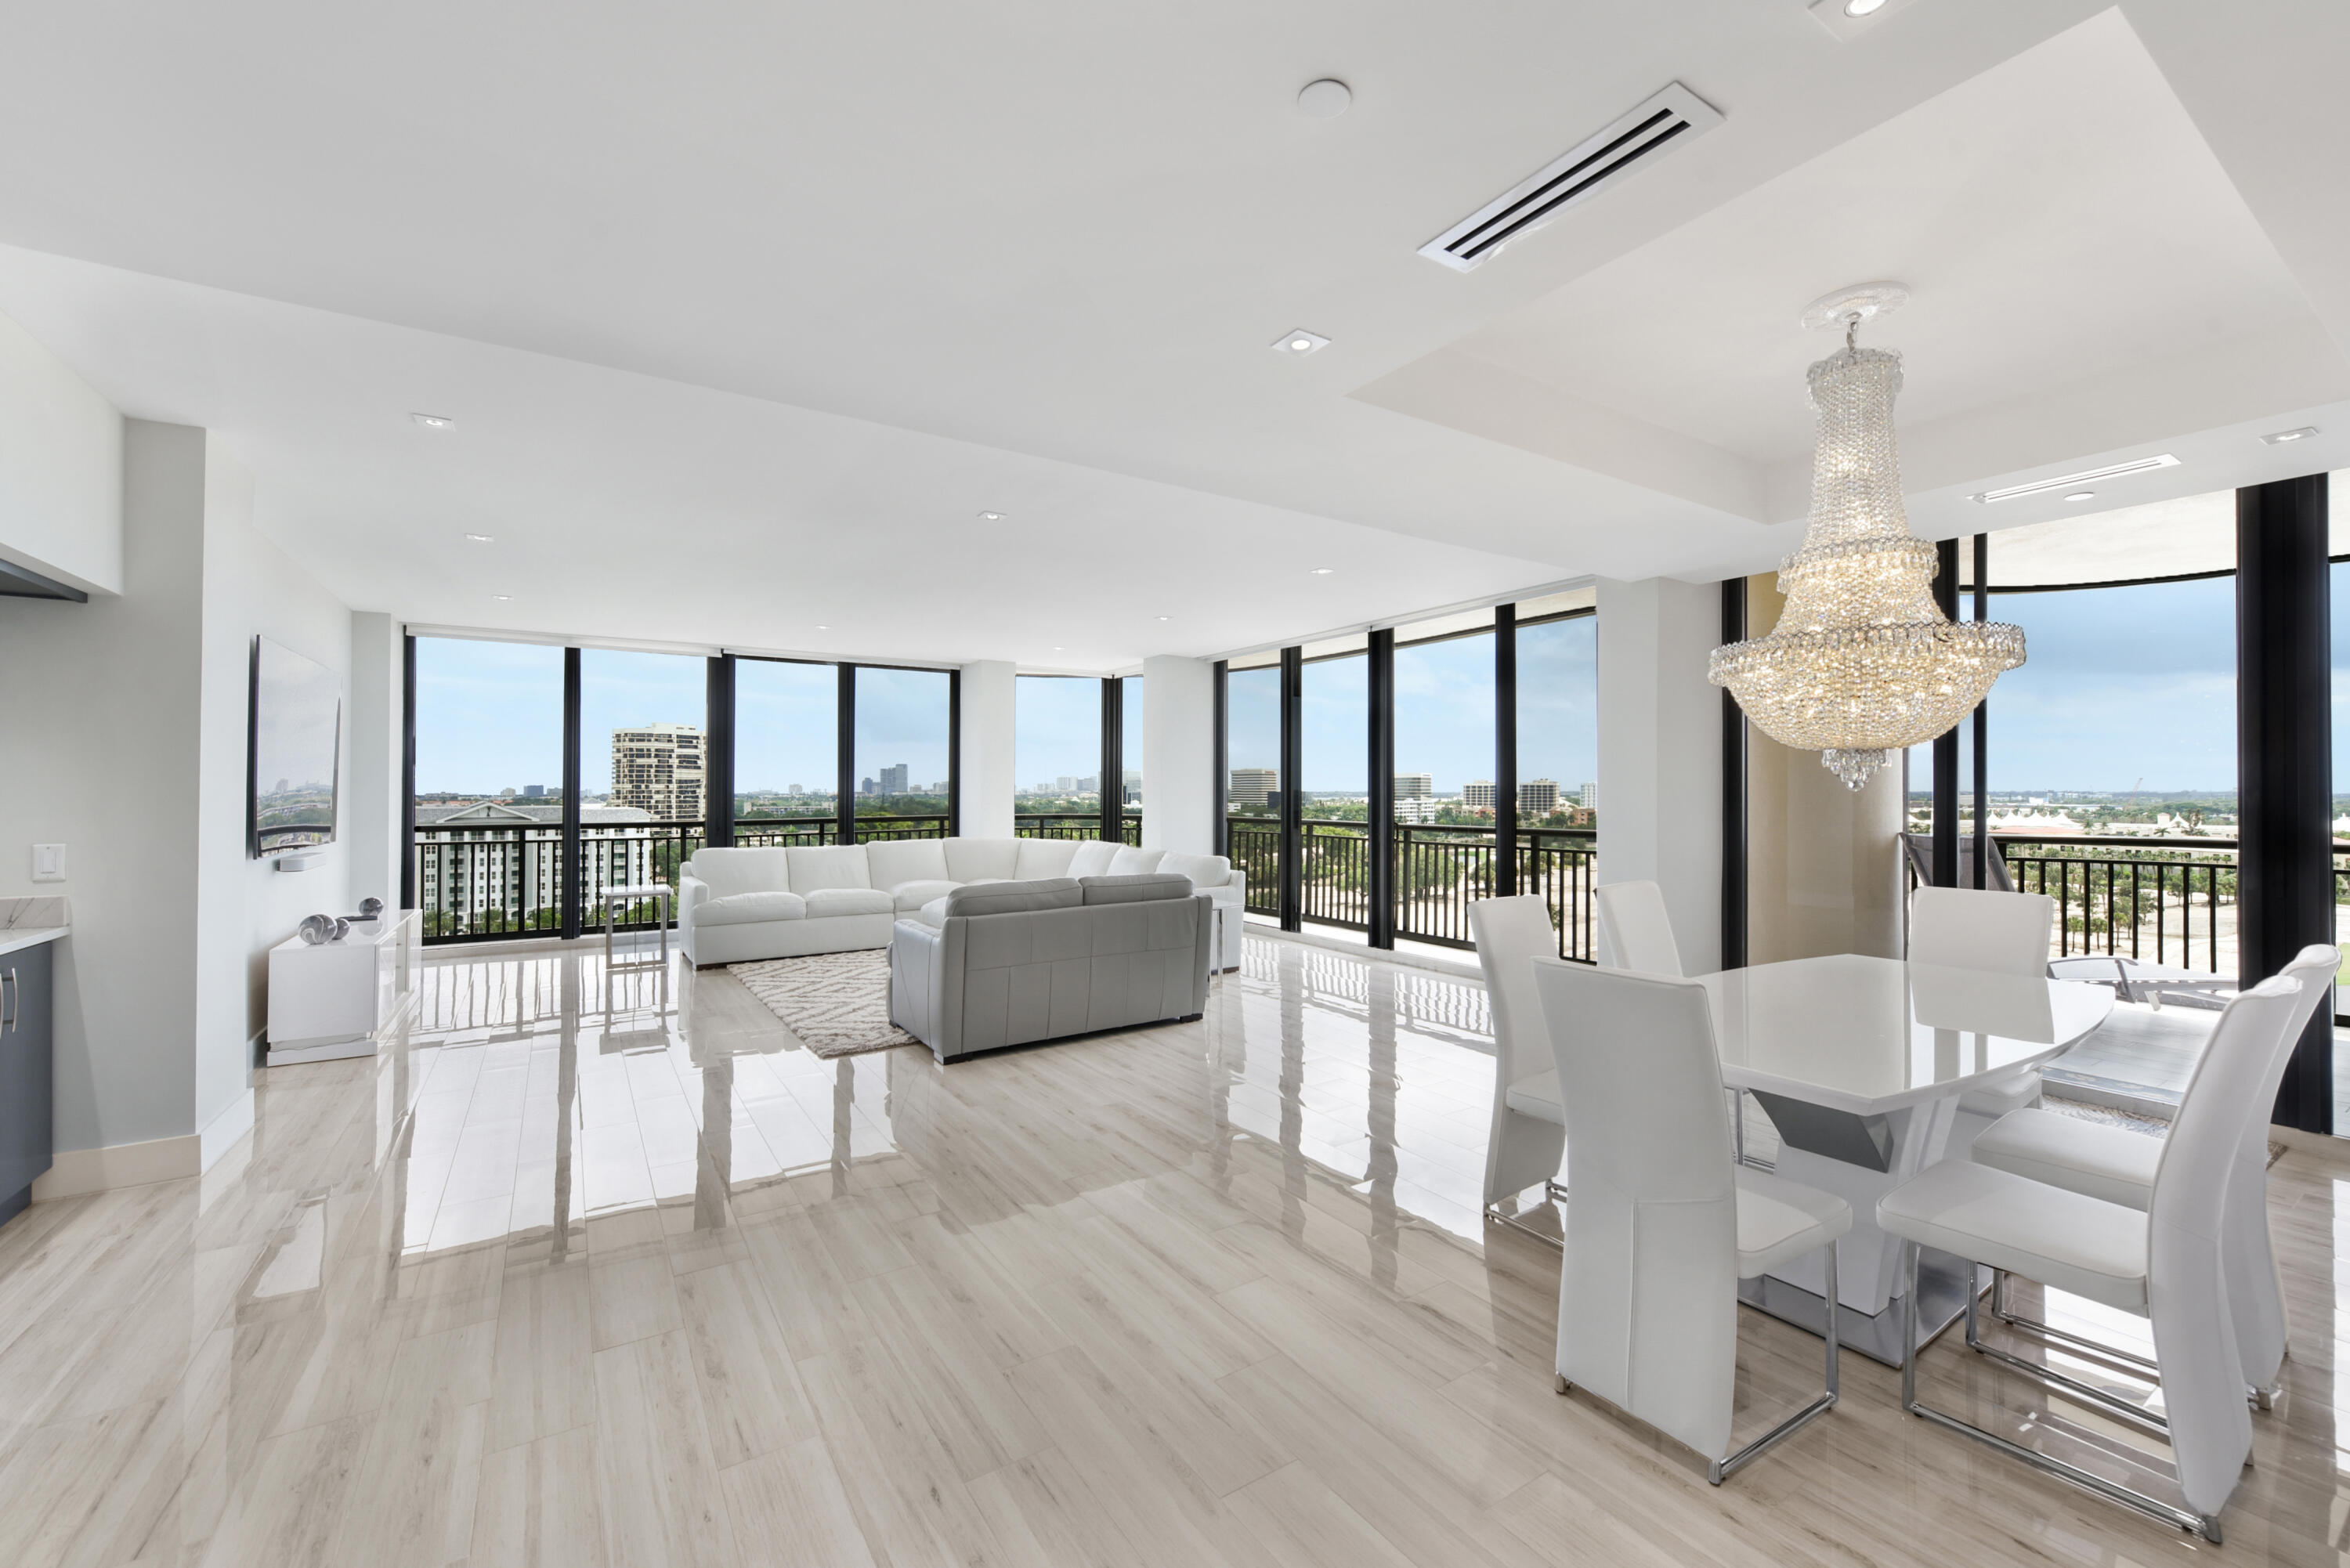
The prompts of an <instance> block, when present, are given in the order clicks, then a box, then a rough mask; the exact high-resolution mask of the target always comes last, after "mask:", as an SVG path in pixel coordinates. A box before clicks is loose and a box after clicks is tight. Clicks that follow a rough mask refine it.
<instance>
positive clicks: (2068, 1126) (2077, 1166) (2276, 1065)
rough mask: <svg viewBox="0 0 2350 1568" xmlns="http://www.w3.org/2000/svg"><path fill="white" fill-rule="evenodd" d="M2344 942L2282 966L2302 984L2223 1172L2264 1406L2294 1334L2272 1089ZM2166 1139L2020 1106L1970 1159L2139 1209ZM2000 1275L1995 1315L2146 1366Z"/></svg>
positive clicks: (2231, 1261) (2238, 1325)
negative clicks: (2272, 1200)
mask: <svg viewBox="0 0 2350 1568" xmlns="http://www.w3.org/2000/svg"><path fill="white" fill-rule="evenodd" d="M2341 968H2342V950H2341V949H2339V948H2335V947H2329V946H2327V945H2325V944H2324V943H2323V942H2319V943H2314V944H2313V945H2311V946H2309V947H2305V948H2303V949H2302V950H2301V951H2300V952H2299V953H2297V954H2295V955H2294V957H2293V962H2291V963H2290V964H2287V965H2286V966H2285V968H2284V971H2283V973H2284V976H2285V978H2286V979H2288V980H2291V981H2294V982H2296V983H2297V984H2299V985H2300V986H2301V987H2302V991H2301V994H2300V995H2298V996H2296V997H2295V998H2294V999H2293V1012H2292V1015H2291V1016H2290V1017H2289V1018H2288V1020H2287V1021H2286V1023H2285V1029H2284V1033H2282V1035H2280V1036H2279V1037H2278V1039H2277V1042H2276V1048H2275V1049H2274V1050H2273V1051H2272V1052H2271V1053H2270V1054H2269V1059H2268V1060H2267V1061H2266V1062H2264V1063H2262V1064H2259V1072H2258V1076H2259V1085H2258V1087H2257V1088H2255V1089H2254V1090H2253V1091H2252V1096H2251V1114H2250V1115H2249V1116H2246V1118H2245V1121H2244V1127H2243V1131H2242V1134H2241V1137H2240V1138H2239V1140H2238V1144H2237V1148H2236V1164H2235V1169H2234V1173H2233V1174H2232V1175H2231V1176H2230V1178H2229V1180H2228V1220H2227V1235H2226V1251H2225V1259H2224V1261H2225V1262H2226V1265H2227V1271H2228V1312H2229V1317H2230V1322H2231V1324H2233V1326H2234V1329H2235V1334H2236V1345H2237V1347H2238V1349H2239V1351H2240V1352H2241V1359H2242V1362H2243V1370H2244V1382H2245V1384H2246V1386H2249V1387H2250V1388H2251V1390H2252V1395H2253V1398H2254V1399H2255V1401H2256V1402H2257V1403H2258V1404H2259V1405H2260V1407H2261V1408H2262V1409H2263V1410H2267V1409H2272V1408H2274V1407H2275V1405H2276V1397H2277V1393H2278V1389H2279V1384H2280V1382H2281V1381H2282V1374H2283V1370H2284V1358H2285V1355H2286V1353H2287V1351H2288V1349H2289V1348H2290V1341H2291V1336H2290V1334H2289V1332H2288V1330H2287V1325H2286V1323H2285V1314H2284V1291H2283V1287H2282V1284H2281V1283H2280V1282H2279V1280H2278V1277H2277V1263H2276V1251H2275V1248H2274V1247H2273V1245H2272V1243H2271V1241H2270V1237H2269V1204H2268V1196H2269V1116H2270V1113H2271V1111H2272V1108H2273V1107H2274V1106H2275V1105H2276V1097H2277V1089H2278V1087H2279V1086H2280V1085H2282V1084H2283V1082H2284V1075H2285V1069H2286V1068H2287V1067H2288V1066H2289V1065H2291V1064H2292V1062H2293V1047H2294V1046H2296V1045H2297V1044H2300V1043H2301V1035H2302V1031H2303V1030H2304V1029H2306V1028H2307V1027H2308V1026H2309V1020H2310V1018H2311V1016H2312V1015H2313V1014H2314V1012H2316V1011H2317V1009H2318V1008H2319V1007H2320V1006H2321V1005H2323V1004H2324V1002H2326V1001H2327V1000H2329V999H2330V998H2331V997H2332V996H2333V994H2334V975H2335V974H2337V973H2338V972H2340V971H2341ZM2163 1141H2164V1140H2163V1139H2161V1138H2157V1137H2147V1135H2146V1134H2144V1133H2138V1132H2132V1131H2130V1130H2128V1129H2127V1128H2125V1127H2115V1126H2112V1125H2110V1124H2107V1123H2103V1122H2091V1121H2084V1120H2082V1119H2080V1118H2079V1117H2077V1116H2059V1115H2058V1114H2056V1113H2055V1112H2054V1111H2045V1110H2026V1111H2017V1112H2014V1113H2013V1114H2012V1115H2010V1116H2002V1118H2000V1120H1999V1121H1998V1122H1996V1123H1994V1124H1993V1125H1992V1126H1991V1129H1990V1130H1989V1131H1987V1132H1985V1133H1983V1134H1982V1136H1981V1137H1978V1138H1976V1139H1975V1147H1974V1158H1975V1162H1976V1163H1977V1164H1979V1165H1988V1166H1991V1167H1994V1168H1998V1169H2001V1170H2008V1171H2012V1172H2014V1173H2015V1174H2016V1175H2018V1176H2025V1177H2030V1178H2031V1179H2033V1180H2034V1181H2044V1182H2046V1183H2048V1184H2049V1185H2050V1186H2052V1187H2062V1188H2064V1189H2068V1190H2070V1191H2074V1192H2080V1193H2085V1194H2087V1195H2088V1196H2089V1197H2091V1198H2101V1199H2105V1200H2106V1202H2108V1203H2118V1204H2120V1205H2122V1206H2123V1207H2124V1208H2126V1209H2137V1210H2144V1209H2146V1208H2147V1206H2148V1205H2149V1204H2151V1203H2152V1201H2153V1199H2154V1176H2155V1171H2156V1169H2157V1168H2158V1166H2159V1165H2160V1163H2161V1159H2162V1146H2163ZM2006 1297H2007V1292H2006V1289H2005V1281H2004V1278H2003V1276H2000V1275H1994V1276H1993V1277H1992V1288H1991V1312H1992V1314H1993V1315H1994V1316H1996V1317H1998V1318H1999V1319H2000V1320H2001V1321H2002V1322H2003V1323H2007V1324H2012V1325H2013V1326H2015V1327H2017V1328H2020V1329H2023V1330H2025V1331H2026V1332H2028V1333H2031V1334H2035V1335H2037V1336H2039V1337H2041V1338H2043V1339H2049V1340H2054V1341H2055V1342H2057V1343H2059V1344H2069V1345H2076V1346H2078V1347H2080V1348H2082V1349H2085V1350H2089V1351H2091V1352H2093V1353H2094V1354H2095V1355H2102V1356H2105V1357H2106V1358H2107V1359H2111V1360H2120V1361H2125V1362H2128V1363H2131V1364H2133V1365H2136V1366H2141V1367H2146V1368H2147V1369H2149V1370H2150V1369H2151V1366H2152V1364H2151V1363H2149V1362H2147V1360H2146V1358H2145V1357H2143V1356H2140V1355H2133V1354H2131V1353H2130V1352H2127V1351H2124V1350H2120V1349H2118V1348H2116V1347H2115V1346H2112V1345H2101V1344H2098V1343H2096V1342H2095V1341H2092V1340H2084V1339H2082V1338H2081V1337H2080V1336H2079V1335H2077V1334H2067V1333H2065V1332H2064V1331H2063V1330H2061V1329H2057V1328H2054V1327H2053V1326H2051V1325H2050V1324H2047V1323H2045V1322H2043V1321H2041V1320H2038V1319H2034V1318H2030V1317H2026V1316H2024V1315H2022V1314H2020V1313H2015V1312H2012V1311H2010V1310H2009V1309H2008V1305H2007V1300H2006Z"/></svg>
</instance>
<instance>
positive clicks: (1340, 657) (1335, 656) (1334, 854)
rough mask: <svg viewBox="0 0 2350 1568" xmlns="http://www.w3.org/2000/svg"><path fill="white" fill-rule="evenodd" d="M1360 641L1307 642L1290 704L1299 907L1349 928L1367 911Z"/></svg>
mask: <svg viewBox="0 0 2350 1568" xmlns="http://www.w3.org/2000/svg"><path fill="white" fill-rule="evenodd" d="M1368 646H1369V642H1368V639H1366V638H1362V637H1350V638H1344V639H1337V640H1336V641H1332V642H1324V643H1315V644H1313V645H1311V646H1309V647H1308V648H1307V649H1305V670H1304V674H1303V676H1302V678H1301V683H1300V693H1301V698H1300V701H1299V705H1298V726H1299V728H1298V740H1299V747H1298V754H1299V757H1300V759H1301V760H1302V763H1303V769H1302V776H1301V777H1300V778H1299V779H1298V781H1297V789H1298V798H1299V801H1300V805H1301V807H1302V809H1301V811H1300V813H1299V815H1300V816H1301V817H1302V819H1303V821H1304V827H1305V830H1304V833H1303V834H1302V836H1300V838H1299V849H1300V853H1301V856H1302V859H1301V862H1300V865H1301V867H1302V870H1301V876H1302V878H1303V880H1302V884H1301V892H1302V894H1303V901H1302V903H1301V905H1300V908H1301V909H1302V912H1303V914H1304V916H1305V919H1308V920H1314V921H1316V922H1319V923H1320V924H1323V925H1330V926H1346V927H1348V928H1350V929H1356V930H1361V929H1365V928H1366V927H1367V925H1368V923H1369V909H1370V907H1369V904H1368V902H1367V898H1368V896H1369V892H1370V881H1371V833H1370V811H1369V799H1368V797H1369V793H1370V783H1369V777H1368V774H1367V768H1368V765H1369V761H1370V711H1371V710H1370V659H1369V657H1368V654H1367V648H1368Z"/></svg>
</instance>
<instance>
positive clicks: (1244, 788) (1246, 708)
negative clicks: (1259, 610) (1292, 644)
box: [1224, 654, 1285, 917]
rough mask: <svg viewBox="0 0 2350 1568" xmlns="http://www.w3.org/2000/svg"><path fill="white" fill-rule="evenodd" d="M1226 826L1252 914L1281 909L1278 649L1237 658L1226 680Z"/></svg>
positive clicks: (1233, 861) (1233, 859) (1268, 913)
mask: <svg viewBox="0 0 2350 1568" xmlns="http://www.w3.org/2000/svg"><path fill="white" fill-rule="evenodd" d="M1224 759H1225V763H1226V766H1227V768H1228V770H1229V776H1228V777H1227V779H1226V780H1225V790H1226V794H1225V803H1226V809H1227V811H1228V813H1229V818H1228V822H1227V827H1228V832H1229V837H1228V840H1227V843H1228V845H1229V848H1230V853H1231V856H1232V864H1233V865H1235V866H1237V867H1240V868H1241V869H1242V870H1243V871H1246V872H1247V873H1248V909H1249V913H1251V914H1253V915H1269V916H1274V917H1278V916H1279V914H1280V913H1281V821H1280V815H1281V813H1280V791H1281V790H1282V789H1283V787H1284V783H1285V781H1284V780H1283V778H1282V776H1281V666H1280V656H1279V655H1278V654H1253V655H1251V656H1249V657H1248V658H1247V659H1233V660H1232V667H1231V672H1230V673H1229V674H1228V675H1227V676H1226V677H1225V680H1224Z"/></svg>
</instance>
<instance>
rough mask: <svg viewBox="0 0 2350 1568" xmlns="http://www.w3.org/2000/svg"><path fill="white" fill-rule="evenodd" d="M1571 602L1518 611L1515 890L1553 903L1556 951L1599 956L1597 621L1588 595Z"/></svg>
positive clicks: (1524, 608) (1583, 955)
mask: <svg viewBox="0 0 2350 1568" xmlns="http://www.w3.org/2000/svg"><path fill="white" fill-rule="evenodd" d="M1574 597H1575V599H1577V600H1580V601H1584V602H1577V603H1573V604H1571V605H1570V606H1569V607H1566V608H1563V609H1561V608H1555V607H1552V606H1550V605H1547V604H1530V605H1523V606H1521V607H1519V619H1518V626H1517V639H1518V660H1517V663H1518V723H1517V731H1518V765H1517V770H1516V772H1517V778H1518V798H1517V801H1516V803H1515V808H1516V811H1517V821H1518V867H1517V889H1518V891H1519V892H1521V893H1534V894H1539V895H1541V896H1542V897H1543V898H1546V899H1547V900H1549V903H1550V906H1551V919H1553V920H1554V921H1555V922H1556V923H1557V925H1558V928H1559V950H1560V952H1561V953H1563V954H1565V955H1568V956H1571V957H1575V958H1589V957H1591V956H1592V954H1593V953H1594V952H1596V945H1595V943H1594V940H1593V931H1592V915H1593V904H1592V889H1593V888H1594V887H1595V886H1596V877H1597V872H1598V850H1597V846H1598V833H1599V814H1600V810H1601V807H1600V802H1599V617H1598V613H1597V611H1596V609H1593V608H1590V607H1587V596H1586V595H1578V596H1574ZM1496 805H1497V809H1498V808H1499V803H1496Z"/></svg>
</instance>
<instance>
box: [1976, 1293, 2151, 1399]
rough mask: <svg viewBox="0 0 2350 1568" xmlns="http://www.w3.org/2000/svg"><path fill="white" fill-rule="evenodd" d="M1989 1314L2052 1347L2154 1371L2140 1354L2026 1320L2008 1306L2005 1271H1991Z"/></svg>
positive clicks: (2027, 1318) (2147, 1359) (2029, 1319)
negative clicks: (2045, 1341) (2056, 1346)
mask: <svg viewBox="0 0 2350 1568" xmlns="http://www.w3.org/2000/svg"><path fill="white" fill-rule="evenodd" d="M1991 1316H1993V1317H1995V1318H1997V1319H1999V1321H2000V1322H2002V1323H2003V1324H2007V1326H2008V1327H2010V1328H2012V1329H2016V1330H2019V1331H2020V1332H2022V1333H2024V1334H2032V1335H2033V1336H2034V1337H2035V1338H2039V1339H2044V1340H2048V1341H2049V1342H2051V1343H2052V1344H2055V1345H2066V1346H2069V1347H2071V1348H2072V1349H2074V1350H2078V1351H2084V1352H2085V1353H2087V1354H2088V1355H2094V1356H2096V1357H2097V1358H2098V1359H2099V1360H2101V1361H2112V1362H2116V1363H2118V1364H2120V1365H2121V1366H2133V1367H2137V1369H2139V1370H2140V1371H2143V1372H2147V1373H2152V1372H2154V1371H2155V1370H2156V1366H2155V1364H2154V1362H2153V1360H2152V1359H2151V1358H2150V1357H2147V1356H2144V1355H2138V1354H2137V1353H2136V1352H2135V1351H2128V1350H2124V1349H2122V1348H2121V1347H2120V1346H2118V1345H2106V1344H2105V1343H2103V1342H2102V1341H2099V1340H2095V1339H2088V1338H2085V1337H2084V1336H2082V1335H2080V1334H2069V1333H2067V1332H2065V1331H2064V1329H2061V1328H2058V1327H2056V1326H2054V1324H2047V1323H2043V1322H2042V1321H2041V1320H2040V1319H2038V1318H2036V1317H2025V1316H2024V1315H2023V1314H2021V1313H2019V1312H2016V1311H2014V1310H2012V1308H2010V1307H2009V1306H2008V1304H2007V1271H2006V1270H2005V1269H1993V1270H1992V1271H1991Z"/></svg>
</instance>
